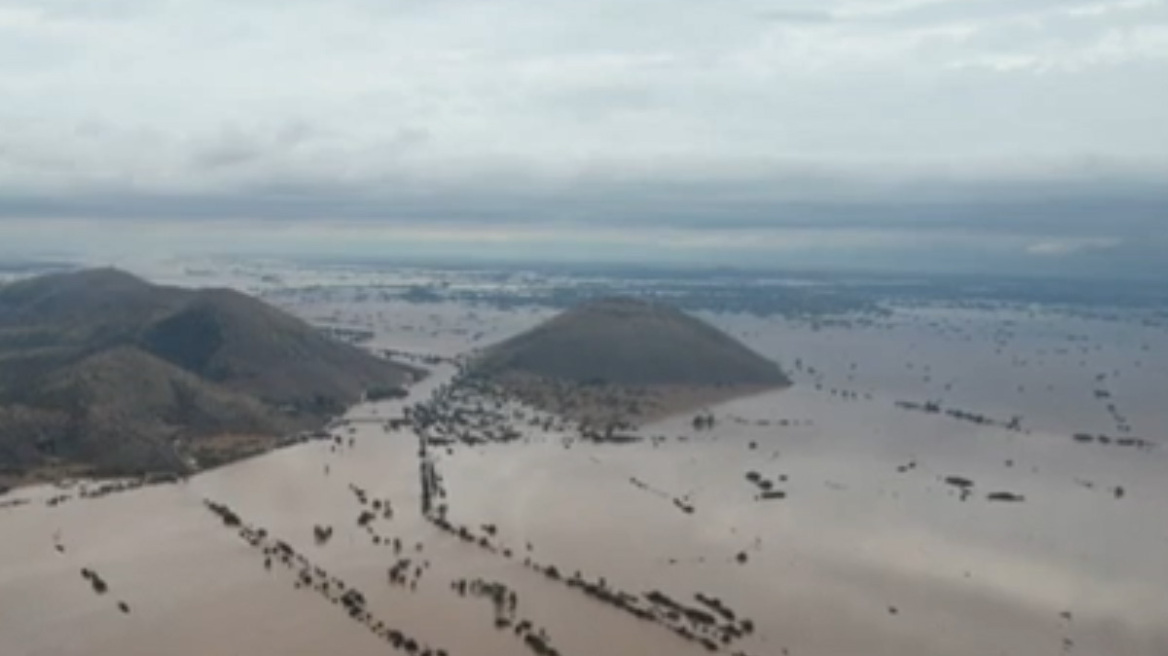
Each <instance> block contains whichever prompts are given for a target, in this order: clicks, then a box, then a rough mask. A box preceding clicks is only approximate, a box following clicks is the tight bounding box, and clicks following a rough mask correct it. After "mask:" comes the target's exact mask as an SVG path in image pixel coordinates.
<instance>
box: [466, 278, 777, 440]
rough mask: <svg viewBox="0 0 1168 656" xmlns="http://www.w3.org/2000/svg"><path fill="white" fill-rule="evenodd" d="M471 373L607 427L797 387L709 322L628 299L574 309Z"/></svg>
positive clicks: (509, 343) (487, 356)
mask: <svg viewBox="0 0 1168 656" xmlns="http://www.w3.org/2000/svg"><path fill="white" fill-rule="evenodd" d="M471 372H472V374H474V375H476V376H482V377H486V378H490V379H494V380H496V381H499V382H501V383H503V384H504V385H505V386H507V387H509V388H510V390H511V391H512V392H513V393H516V394H517V395H518V396H520V397H521V398H523V399H524V400H525V401H527V402H530V403H533V404H534V405H537V406H540V407H543V408H544V409H547V410H551V411H554V412H559V413H562V414H567V415H570V416H573V417H575V418H578V419H589V420H602V421H619V420H622V419H631V418H636V417H638V416H639V417H640V418H647V417H652V416H655V415H662V414H669V413H671V412H676V411H680V410H684V409H687V408H689V407H693V406H696V405H703V404H704V403H708V402H712V401H716V400H724V399H726V398H729V397H732V396H734V391H735V390H740V391H747V390H759V389H765V388H771V387H782V386H785V385H788V384H789V382H790V381H789V380H788V378H787V376H786V375H785V374H784V373H783V372H782V370H781V369H780V368H779V366H778V365H777V364H775V363H774V362H771V361H770V360H767V359H765V358H763V357H762V356H760V355H759V354H757V353H755V352H754V351H752V350H750V349H749V348H747V347H746V346H744V345H742V344H741V343H740V342H738V341H737V340H735V339H734V338H733V337H731V336H729V335H727V334H726V333H724V332H722V331H720V330H718V329H717V328H715V327H713V326H711V325H709V324H707V323H705V322H704V321H701V320H699V319H696V318H694V317H692V316H690V315H688V314H686V313H684V312H682V311H681V310H679V309H677V308H674V307H672V306H669V305H664V304H661V303H652V302H647V301H641V300H634V299H624V298H612V299H602V300H597V301H592V302H588V303H585V304H583V305H579V306H577V307H575V308H572V309H570V310H567V311H565V312H563V313H561V314H559V315H557V316H555V317H553V318H552V319H550V320H548V321H546V322H544V323H542V324H540V325H539V326H536V327H535V328H533V329H532V330H529V331H527V332H525V333H522V334H520V335H517V336H515V337H513V338H511V339H508V340H506V341H504V342H501V343H499V344H497V345H495V346H493V347H491V348H489V349H487V350H486V351H485V352H484V353H483V354H482V356H481V357H479V358H478V359H477V360H475V361H474V362H473V363H472V365H471ZM589 399H592V401H593V402H588V400H589Z"/></svg>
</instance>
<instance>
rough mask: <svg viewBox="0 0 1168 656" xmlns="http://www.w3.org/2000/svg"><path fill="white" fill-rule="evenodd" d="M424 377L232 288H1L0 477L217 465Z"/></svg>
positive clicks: (75, 278) (32, 283)
mask: <svg viewBox="0 0 1168 656" xmlns="http://www.w3.org/2000/svg"><path fill="white" fill-rule="evenodd" d="M417 373H418V372H417V371H416V370H412V369H409V368H407V367H404V366H401V365H398V364H395V363H391V362H388V361H385V360H381V359H378V358H376V357H374V356H372V355H370V354H368V353H366V352H364V351H361V350H360V349H357V348H355V347H352V346H349V345H347V344H343V343H340V342H336V341H333V340H331V339H329V338H327V337H325V336H323V335H321V334H320V333H319V332H318V331H316V330H315V329H313V328H312V327H311V326H309V325H307V324H305V323H304V322H302V321H300V320H299V319H297V318H295V317H292V316H290V315H288V314H286V313H284V312H282V311H280V310H277V309H275V308H273V307H270V306H268V305H266V304H264V303H262V302H260V301H258V300H256V299H253V298H251V297H248V296H246V295H244V294H241V293H239V292H235V291H232V290H226V289H206V290H188V289H180V288H173V287H163V286H158V285H152V284H150V283H147V282H145V281H143V280H141V279H138V278H136V277H134V276H131V275H129V274H127V273H124V272H121V271H117V270H113V269H100V270H91V271H82V272H78V273H65V274H54V275H49V276H43V277H39V278H32V279H28V280H24V281H20V282H17V283H13V284H11V285H8V286H6V287H0V477H7V478H8V479H13V478H15V477H18V476H21V475H25V474H27V473H28V472H30V471H36V470H41V471H43V470H46V469H53V470H58V471H62V472H73V471H88V472H92V473H98V474H107V473H108V474H113V473H136V472H146V471H182V470H185V469H189V468H191V467H197V466H202V465H207V464H212V463H214V462H219V461H222V460H226V459H230V458H232V457H234V456H237V455H243V454H244V453H249V452H254V451H256V450H262V449H263V448H266V447H268V446H270V445H271V444H272V443H274V441H275V440H276V439H277V438H279V437H280V436H283V435H287V434H289V433H292V432H296V431H301V430H306V429H311V428H314V427H316V426H319V425H320V424H321V423H322V422H323V421H325V420H326V418H327V417H328V416H330V415H331V414H334V413H337V412H339V411H341V410H342V409H343V408H344V407H345V406H346V405H347V404H350V403H352V402H355V401H357V400H358V399H359V398H360V396H361V394H362V392H363V391H364V390H365V389H367V388H368V387H371V386H379V387H384V386H395V385H401V384H403V383H407V382H409V381H410V380H411V379H412V378H413V377H414V376H415V375H416V374H417Z"/></svg>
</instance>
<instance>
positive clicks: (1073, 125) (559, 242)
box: [0, 0, 1168, 273]
mask: <svg viewBox="0 0 1168 656" xmlns="http://www.w3.org/2000/svg"><path fill="white" fill-rule="evenodd" d="M126 240H128V242H127V241H126ZM0 241H2V243H3V244H5V246H0V249H3V250H6V251H7V252H9V253H13V252H15V253H17V254H19V253H21V252H26V253H31V252H34V251H41V250H45V249H48V248H60V249H70V248H79V247H84V248H87V249H93V250H97V251H103V250H107V251H116V250H118V249H121V248H126V247H127V246H126V245H125V244H126V243H129V244H131V245H132V246H133V247H134V248H138V247H143V246H146V247H149V248H152V249H159V250H162V251H166V250H175V251H182V250H199V249H206V250H216V249H221V250H237V251H239V250H247V249H254V250H257V251H260V250H270V251H273V252H277V251H304V250H307V251H314V250H315V251H320V252H329V253H342V252H353V253H358V254H366V255H368V254H385V255H388V256H392V255H398V254H411V253H412V254H430V253H433V254H446V255H457V254H462V253H467V254H474V255H478V256H488V255H494V256H499V257H528V258H535V259H539V258H548V259H559V258H570V259H581V260H588V259H599V260H607V259H616V260H623V259H633V260H637V259H645V260H662V261H695V262H701V263H742V264H771V265H775V266H783V265H790V266H834V265H849V266H869V265H870V266H873V267H900V268H905V267H907V268H913V267H919V268H930V267H955V268H986V269H989V270H997V269H999V268H1005V269H1010V270H1013V269H1026V268H1028V267H1031V266H1033V267H1034V268H1035V269H1036V270H1045V269H1068V268H1069V269H1076V270H1079V269H1082V270H1088V269H1089V270H1092V271H1096V270H1099V271H1102V270H1110V269H1114V270H1119V269H1120V268H1122V269H1123V270H1125V271H1128V272H1134V273H1150V272H1155V271H1157V270H1159V271H1163V270H1164V268H1165V267H1168V265H1164V267H1161V268H1159V269H1157V265H1160V264H1162V261H1164V260H1168V256H1166V255H1164V253H1166V252H1168V0H854V1H838V0H793V1H788V2H763V1H747V0H722V1H719V2H708V1H702V2H698V1H696V0H623V1H621V2H617V1H615V0H587V1H586V2H581V1H580V0H572V1H568V0H540V1H538V2H537V1H534V0H529V1H524V2H518V1H514V0H489V1H488V0H417V1H391V0H330V1H327V2H326V1H324V0H317V1H310V0H104V1H98V0H3V2H0Z"/></svg>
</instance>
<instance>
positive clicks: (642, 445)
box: [0, 300, 1168, 656]
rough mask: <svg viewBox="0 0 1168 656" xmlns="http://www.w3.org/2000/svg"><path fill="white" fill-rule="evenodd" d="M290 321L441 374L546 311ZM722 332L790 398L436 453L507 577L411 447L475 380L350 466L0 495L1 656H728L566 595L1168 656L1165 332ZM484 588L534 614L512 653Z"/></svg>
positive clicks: (914, 637)
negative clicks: (779, 371) (282, 552)
mask: <svg viewBox="0 0 1168 656" xmlns="http://www.w3.org/2000/svg"><path fill="white" fill-rule="evenodd" d="M286 305H287V306H288V307H290V308H291V309H293V310H295V311H296V312H298V313H300V314H301V315H302V316H305V317H308V318H310V319H312V320H314V321H315V322H317V323H321V324H328V325H332V326H336V327H348V328H353V329H358V328H359V329H363V330H369V331H370V332H372V333H373V335H372V338H371V339H370V340H369V341H368V342H367V345H369V346H371V347H375V348H377V349H395V350H401V351H408V352H411V353H417V354H438V355H443V356H452V355H456V354H459V353H465V352H467V351H468V350H471V349H473V348H475V347H478V346H482V345H485V344H487V343H490V342H491V341H494V340H495V339H498V338H501V337H505V336H507V335H510V334H513V333H514V332H517V331H519V330H521V329H523V328H526V327H529V326H531V325H534V324H535V323H536V322H537V321H539V320H540V319H541V318H543V317H546V316H547V315H548V313H549V311H547V310H542V309H516V310H502V309H493V308H487V307H463V306H456V305H454V304H413V303H405V302H401V301H374V302H367V303H336V302H332V301H314V300H302V301H300V302H287V303H286ZM707 318H709V319H711V320H713V321H715V322H716V323H717V324H718V325H720V326H721V327H723V328H724V329H726V330H728V331H729V332H731V333H732V334H734V335H736V336H738V337H739V338H741V339H743V340H744V341H745V342H746V343H748V344H749V345H751V346H752V347H754V348H756V349H758V350H759V351H760V352H762V353H763V354H764V355H767V356H768V357H773V358H775V359H776V360H778V361H779V362H781V363H782V364H783V365H784V367H785V368H787V369H788V370H790V371H791V372H792V374H793V377H794V379H795V383H796V384H795V385H794V386H793V387H792V388H790V389H787V390H783V391H779V392H773V393H768V394H764V395H759V396H754V397H749V398H743V399H738V400H735V401H731V402H728V403H725V404H722V405H719V406H716V407H713V408H709V409H708V410H709V412H710V413H711V414H712V416H713V417H714V420H715V421H714V424H713V426H712V427H710V428H701V429H698V428H695V427H694V425H693V424H692V421H691V420H692V413H689V414H686V415H683V416H677V417H673V418H670V419H667V420H664V421H661V422H658V423H655V424H652V425H648V426H643V427H641V429H640V430H639V434H640V435H641V436H643V437H645V438H646V439H644V440H642V441H638V442H634V443H628V444H597V443H592V442H586V441H581V440H579V439H577V438H576V436H575V435H574V434H573V433H572V432H571V431H561V430H557V429H555V428H553V429H550V430H544V428H543V427H542V426H530V425H525V426H523V428H522V436H521V437H520V438H519V439H516V440H513V441H508V442H507V443H501V444H500V443H482V444H463V443H454V444H448V445H443V446H442V447H440V448H432V449H431V453H432V454H433V461H434V465H435V468H436V470H437V471H438V473H439V474H440V476H441V478H442V481H443V486H444V489H445V492H446V497H445V498H444V499H443V502H444V504H445V505H446V506H447V508H446V512H447V516H448V517H449V519H450V520H451V521H452V522H453V523H454V524H456V525H464V526H471V527H474V528H475V530H476V532H477V533H478V534H480V535H485V534H487V533H489V535H490V536H491V542H490V543H491V545H492V548H491V549H486V548H483V547H482V546H480V545H479V544H476V543H474V542H473V541H467V540H463V539H460V538H459V537H458V536H456V535H452V534H450V533H449V532H446V531H442V530H439V528H437V527H436V526H435V525H434V524H433V522H430V521H427V520H426V518H424V517H423V515H422V512H421V504H422V499H421V494H422V485H421V481H420V474H419V441H418V436H417V435H416V434H415V432H414V431H413V430H411V429H410V427H409V426H405V427H400V428H390V427H388V426H387V424H386V422H387V421H388V420H389V419H390V418H394V417H398V416H401V415H402V413H403V409H404V408H405V407H406V406H408V405H412V404H414V403H417V402H421V401H425V400H426V399H428V398H430V396H431V393H432V392H433V391H434V390H436V389H438V388H439V387H440V386H441V385H442V384H443V383H444V382H446V381H447V380H449V379H450V377H451V376H452V375H453V373H454V368H453V367H452V366H451V365H449V364H439V365H436V368H435V371H434V373H433V374H432V375H431V376H430V377H429V378H427V379H426V380H424V381H423V382H422V383H420V384H419V385H417V386H416V387H415V388H414V389H413V390H412V391H411V396H410V398H408V399H405V400H401V401H386V402H378V403H372V404H363V405H361V406H357V407H355V408H353V409H352V410H351V411H350V412H349V415H348V417H347V421H346V422H344V423H342V424H339V425H337V426H335V427H333V429H332V433H333V434H334V436H335V439H334V440H330V441H320V442H311V443H306V444H301V445H297V446H293V447H288V448H285V449H282V450H279V451H275V452H272V453H269V454H266V455H263V456H260V457H256V458H253V459H250V460H247V461H243V462H238V463H235V464H232V465H228V466H225V467H222V468H219V469H216V470H213V471H209V472H204V473H201V474H199V475H197V476H193V477H191V478H189V479H188V480H185V481H180V482H176V483H170V484H161V485H153V486H147V487H141V488H138V489H133V490H130V491H125V492H119V493H113V494H109V495H107V496H102V497H100V498H79V497H80V495H79V494H78V490H77V489H76V488H74V489H58V488H36V489H21V490H15V491H13V492H11V493H9V494H8V495H6V496H4V497H0V502H5V503H8V504H9V505H7V506H5V507H0V536H2V537H0V653H3V654H14V655H17V656H32V655H42V654H43V655H64V654H78V655H80V654H86V655H97V656H103V655H107V654H108V655H111V656H113V655H118V656H124V655H127V654H157V653H167V654H176V655H183V654H192V655H193V654H207V653H272V654H275V653H279V654H306V655H307V654H320V653H347V654H358V655H360V654H374V653H378V654H381V653H387V652H391V651H393V646H392V644H391V643H390V642H389V641H387V639H386V638H385V635H387V632H388V630H389V629H388V627H392V629H393V630H394V631H398V632H400V633H401V634H403V635H408V636H409V637H410V638H411V639H413V640H415V644H414V653H418V654H422V653H426V650H429V653H430V654H432V655H436V654H438V653H446V654H451V655H454V654H463V655H465V654H476V655H485V656H494V655H504V654H526V653H533V651H534V648H533V647H532V645H531V643H530V642H525V640H524V639H523V638H522V637H521V636H520V635H519V634H518V633H517V631H516V630H515V629H516V627H517V625H518V624H519V623H521V622H524V621H526V622H528V625H527V626H529V627H531V628H530V629H525V632H524V635H536V634H538V635H540V636H542V637H543V638H546V641H547V643H548V644H550V645H553V646H554V649H555V650H556V651H557V652H558V653H561V654H613V655H619V654H629V655H633V654H699V653H707V648H706V647H704V646H703V645H702V644H700V643H698V642H694V641H691V640H687V639H684V638H683V637H681V636H679V635H678V633H677V632H675V631H672V630H670V629H669V628H668V627H666V626H663V625H662V624H660V623H657V622H653V621H646V620H644V619H639V618H637V617H635V616H633V615H630V614H629V613H628V612H625V611H623V610H622V609H620V608H617V607H614V606H612V605H611V604H606V603H603V602H602V601H600V600H598V599H596V598H595V597H594V596H590V595H588V594H585V593H584V591H583V590H581V588H579V587H574V586H572V585H567V584H566V581H567V580H569V579H570V578H571V577H572V576H574V575H575V573H576V572H579V576H580V580H587V581H598V580H601V579H603V580H604V582H605V585H606V586H607V588H608V589H614V590H621V591H626V592H628V593H630V594H632V595H637V596H644V595H645V594H646V593H651V592H654V591H656V592H659V593H661V594H663V595H664V596H666V597H667V598H669V599H673V600H677V601H678V602H680V603H682V604H683V605H686V606H696V605H700V604H698V602H695V599H697V595H699V594H700V595H702V596H703V597H705V598H707V599H708V598H716V599H717V600H720V603H721V604H723V605H724V607H725V608H726V609H729V611H730V612H731V613H732V614H733V616H734V617H735V621H736V622H739V626H743V625H744V624H742V621H743V620H749V624H750V630H749V631H743V632H741V633H742V634H741V635H737V634H736V635H734V636H733V637H732V639H730V640H728V641H727V643H726V644H718V645H717V646H716V647H717V649H718V650H720V651H723V652H724V653H730V654H732V653H745V654H752V655H755V656H760V655H768V654H776V655H778V654H808V655H819V656H837V655H850V654H857V655H860V654H863V655H889V656H913V655H918V654H919V655H929V656H934V655H940V654H954V655H966V654H968V655H970V656H973V655H983V654H1052V655H1054V654H1068V653H1078V654H1114V655H1132V656H1162V655H1163V654H1166V653H1168V623H1165V621H1164V619H1165V618H1168V509H1165V507H1164V505H1163V499H1165V498H1168V440H1166V439H1165V435H1166V434H1168V413H1165V412H1164V410H1163V408H1162V407H1161V406H1160V404H1162V398H1163V392H1164V390H1168V358H1165V357H1164V354H1165V353H1166V352H1168V336H1166V335H1165V333H1164V331H1163V330H1162V329H1158V328H1148V327H1143V326H1140V325H1138V324H1132V323H1124V322H1114V321H1103V320H1093V319H1084V318H1067V317H1061V316H1049V315H1046V314H1042V313H1037V314H1035V315H1033V316H1031V315H1029V314H1027V313H1024V312H1023V313H1018V312H1006V311H971V310H947V311H944V312H940V311H934V310H923V309H918V308H905V309H902V310H899V311H896V312H894V313H893V314H892V315H891V317H887V318H883V319H880V320H879V321H876V322H873V323H870V324H863V325H861V324H857V325H848V326H841V325H835V326H821V325H813V324H811V323H808V322H793V321H787V320H780V319H772V318H759V317H753V316H746V315H733V316H731V315H716V316H715V315H707ZM796 361H798V363H797V364H796ZM898 401H899V402H907V403H909V404H919V405H907V406H906V405H904V404H903V403H902V404H901V405H898V403H897V402H898ZM926 403H932V404H935V405H934V406H933V407H932V409H926V406H925V405H924V404H926ZM948 410H957V411H959V412H958V414H956V415H954V414H949V413H947V411H948ZM508 412H526V411H524V410H523V409H520V408H514V407H508ZM524 416H527V415H524ZM971 417H980V418H981V420H977V421H974V420H971V419H970V418H971ZM1015 418H1017V421H1014V419H1015ZM1076 434H1079V435H1080V437H1079V438H1076V437H1075V436H1076ZM1084 434H1085V435H1087V436H1088V437H1090V440H1084V439H1082V437H1081V436H1082V435H1084ZM1100 435H1103V436H1106V437H1107V438H1108V439H1107V441H1106V442H1103V441H1101V440H1099V439H1098V436H1100ZM1134 438H1138V439H1139V440H1140V442H1139V443H1132V442H1130V440H1131V439H1134ZM1121 439H1123V440H1128V441H1126V442H1124V443H1123V444H1121V443H1120V440H1121ZM62 495H64V496H68V497H69V498H67V499H65V500H63V501H61V500H55V501H54V502H53V503H52V504H51V505H50V503H48V501H49V500H51V499H52V498H53V497H60V496H62ZM14 499H26V500H28V501H29V502H28V503H26V504H23V505H16V504H11V501H13V500H14ZM207 501H211V502H214V503H216V504H224V505H226V506H228V507H229V508H230V509H231V511H232V512H233V513H235V514H236V515H237V516H238V518H239V519H240V520H241V521H242V523H243V524H244V525H245V526H250V527H252V528H256V529H258V528H262V529H263V530H264V531H265V533H264V537H263V539H262V541H261V542H262V543H263V544H265V545H268V544H274V542H275V541H277V540H278V541H280V542H282V543H284V544H285V545H287V547H288V549H290V550H292V551H293V552H294V553H295V554H298V556H299V557H300V558H303V561H304V562H307V563H310V565H311V568H314V571H315V568H319V571H322V572H327V576H326V579H327V580H329V581H331V582H332V585H333V587H332V588H330V590H332V591H335V590H337V589H339V588H340V586H342V585H343V589H345V590H358V591H359V592H360V593H361V595H362V598H363V603H362V605H361V606H362V608H363V611H362V613H361V614H360V618H355V617H354V616H353V614H351V613H350V612H348V610H347V608H346V607H345V606H344V605H343V604H339V603H337V601H336V600H335V599H334V598H330V595H329V594H326V593H322V592H321V591H320V590H319V589H318V588H317V587H316V585H317V581H316V580H315V579H314V580H313V581H312V582H310V583H307V584H306V583H305V582H304V581H302V580H301V579H300V578H299V569H300V568H299V567H298V566H297V567H286V566H284V565H283V564H282V562H281V561H280V558H279V554H278V553H277V552H272V551H265V550H264V549H262V548H257V546H255V545H254V544H252V543H249V542H248V541H247V540H246V539H244V538H242V537H241V535H240V533H239V531H238V528H237V527H231V526H226V525H225V523H224V521H222V517H220V516H217V515H216V514H215V513H214V512H211V511H210V510H209V509H208V506H207V505H206V502H207ZM374 501H376V505H374ZM370 509H376V510H375V512H374V511H373V510H370ZM387 509H389V510H387ZM317 529H320V531H318V530H317ZM324 529H327V536H328V537H327V538H326V539H323V540H322V539H321V535H322V534H324V533H322V531H324ZM273 553H277V557H276V559H275V561H274V562H273V559H272V554H273ZM505 553H506V554H508V555H505ZM404 560H408V561H409V562H408V564H406V565H404V566H401V563H402V561H404ZM295 562H300V561H295ZM533 564H539V566H547V565H554V567H555V568H556V571H557V572H558V573H560V574H559V575H557V576H556V577H554V578H553V577H550V576H549V575H547V574H546V573H545V571H542V570H540V569H538V568H537V567H533ZM395 568H397V569H396V572H397V574H398V576H394V575H393V573H392V572H391V570H395ZM83 569H84V570H86V571H88V572H91V573H96V575H97V576H98V577H100V580H101V581H102V586H100V587H102V588H103V589H104V590H103V591H102V592H98V591H97V588H98V587H99V586H96V585H95V584H94V583H93V579H92V577H87V576H83V575H82V570H83ZM459 581H479V582H490V583H492V584H500V585H502V586H503V587H504V588H505V589H506V590H507V591H509V594H513V600H512V601H511V602H509V603H508V605H507V606H508V608H507V613H509V614H508V616H507V617H508V621H509V622H510V624H509V625H507V626H506V627H500V626H499V625H497V623H496V620H497V619H498V617H499V616H498V609H497V608H493V607H492V601H491V600H489V599H486V598H483V597H477V596H476V595H475V594H463V593H459V592H458V591H457V587H458V582H459ZM476 589H477V588H476ZM335 596H336V595H333V597H335ZM120 604H124V605H120ZM378 626H380V627H382V629H381V630H380V631H379V630H378V629H377V628H376V627H378ZM400 649H401V651H400V652H399V653H405V652H406V651H408V648H407V646H406V644H405V643H404V642H403V643H402V646H401V648H400Z"/></svg>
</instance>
